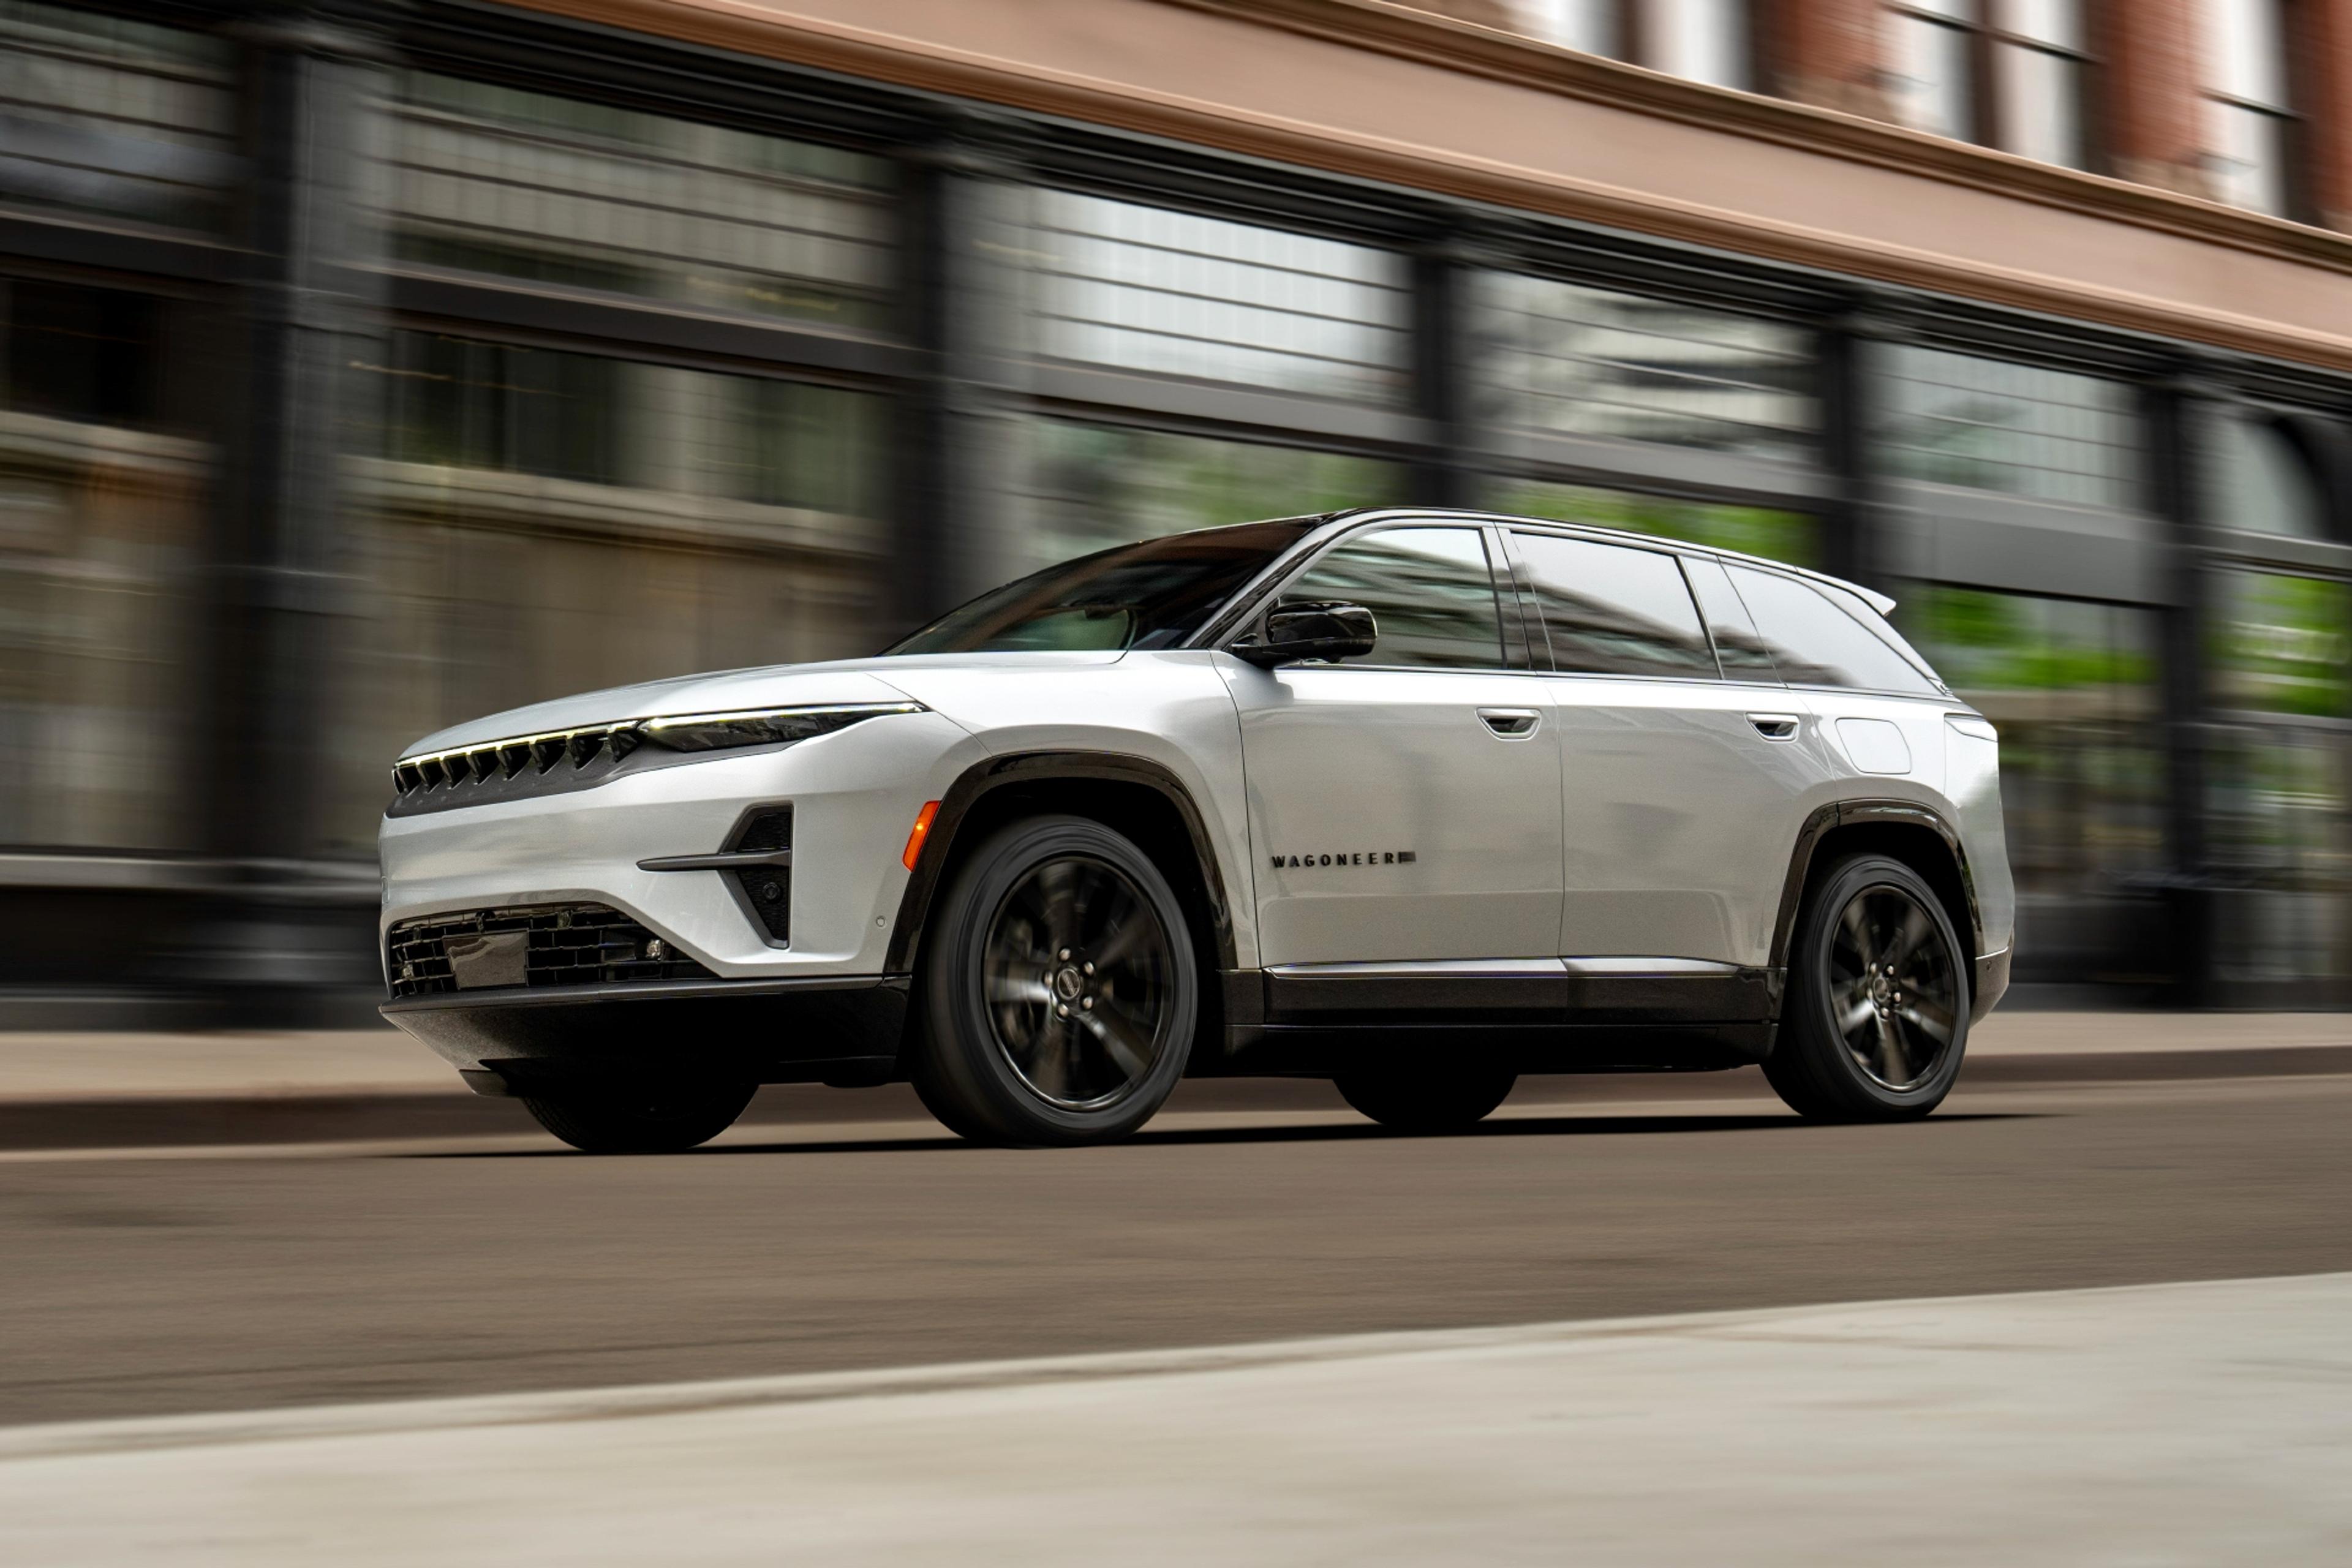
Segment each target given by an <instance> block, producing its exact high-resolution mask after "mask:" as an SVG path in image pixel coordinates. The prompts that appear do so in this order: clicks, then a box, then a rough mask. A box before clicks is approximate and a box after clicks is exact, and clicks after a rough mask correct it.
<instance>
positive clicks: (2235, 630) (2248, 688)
mask: <svg viewBox="0 0 2352 1568" xmlns="http://www.w3.org/2000/svg"><path fill="white" fill-rule="evenodd" d="M2213 583H2214V595H2213V598H2214V603H2213V618H2212V631H2211V633H2210V637H2209V639H2208V640H2209V657H2210V659H2211V662H2212V667H2213V695H2214V700H2215V701H2216V702H2217V703H2218V704H2220V705H2221V707H2224V708H2240V709H2251V710H2256V711H2260V712H2265V713H2298V714H2305V715H2309V716H2313V717H2319V718H2331V719H2345V718H2352V700H2347V698H2352V584H2343V583H2330V582H2326V581H2323V580H2322V579H2319V578H2316V577H2288V576H2283V575H2277V574H2271V573H2263V572H2222V573H2218V574H2215V576H2214V579H2213Z"/></svg>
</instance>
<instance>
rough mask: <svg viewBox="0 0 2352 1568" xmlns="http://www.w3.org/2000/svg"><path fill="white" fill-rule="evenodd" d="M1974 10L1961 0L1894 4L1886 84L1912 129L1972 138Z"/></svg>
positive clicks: (1974, 118) (1973, 108)
mask: <svg viewBox="0 0 2352 1568" xmlns="http://www.w3.org/2000/svg"><path fill="white" fill-rule="evenodd" d="M1975 11H1976V8H1975V6H1974V5H1973V4H1964V3H1962V0H1935V3H1929V4H1912V5H1898V6H1897V7H1895V16H1894V17H1893V18H1892V20H1893V23H1894V29H1895V68H1894V70H1893V72H1892V73H1891V76H1890V79H1889V84H1888V88H1889V92H1890V94H1891V96H1892V97H1893V98H1894V100H1895V112H1896V113H1897V114H1898V115H1899V116H1900V117H1901V118H1902V121H1903V122H1904V123H1905V124H1906V125H1908V126H1910V127H1911V128H1912V129H1913V130H1915V131H1925V132H1928V133H1929V134H1931V135H1936V136H1949V137H1951V138H1953V139H1954V140H1955V141H1959V142H1970V141H1974V140H1975V139H1976V103H1975V99H1976V74H1975V72H1974V71H1973V70H1971V69H1970V68H1969V54H1970V51H1971V49H1972V47H1973V45H1974V41H1975V40H1974V38H1973V37H1972V35H1971V30H1970V25H1971V24H1972V23H1973V22H1974V21H1975V19H1976V17H1975Z"/></svg>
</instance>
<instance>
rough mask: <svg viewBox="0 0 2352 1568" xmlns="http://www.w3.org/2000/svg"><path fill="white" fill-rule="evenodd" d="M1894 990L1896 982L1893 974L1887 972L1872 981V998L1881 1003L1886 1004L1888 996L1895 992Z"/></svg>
mask: <svg viewBox="0 0 2352 1568" xmlns="http://www.w3.org/2000/svg"><path fill="white" fill-rule="evenodd" d="M1894 990H1895V984H1894V980H1893V978H1892V977H1891V976H1888V975H1885V974H1881V975H1878V976H1876V977H1874V979H1872V981H1871V983H1870V999H1871V1000H1872V1001H1874V1002H1875V1003H1877V1004H1878V1005H1881V1006H1885V1005H1886V999H1887V997H1888V996H1889V995H1890V994H1893V992H1894Z"/></svg>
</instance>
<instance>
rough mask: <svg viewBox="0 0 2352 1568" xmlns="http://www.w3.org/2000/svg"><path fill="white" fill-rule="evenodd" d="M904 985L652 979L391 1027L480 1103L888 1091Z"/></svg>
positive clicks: (844, 980) (443, 997) (476, 1007)
mask: <svg viewBox="0 0 2352 1568" xmlns="http://www.w3.org/2000/svg"><path fill="white" fill-rule="evenodd" d="M907 996H908V979H907V977H906V976H905V975H876V974H866V975H830V976H818V977H802V978H795V979H782V980H736V981H716V982H710V981H704V982H693V983H679V982H667V981H664V982H655V983H651V984H621V985H580V986H565V987H561V988H557V987H548V988H544V989H528V990H524V989H510V990H505V991H491V992H477V993H473V994H463V993H445V994H439V995H434V996H420V997H415V998H412V999H410V1000H406V1001H400V1002H387V1003H385V1004H384V1005H383V1007H382V1008H380V1009H379V1011H381V1012H382V1013H383V1016H384V1017H385V1018H387V1019H389V1020H390V1021H391V1022H392V1023H394V1024H396V1025H398V1026H400V1027H401V1028H402V1029H404V1030H405V1031H407V1032H408V1033H409V1034H411V1035H414V1036H415V1037H417V1038H418V1039H419V1040H422V1041H423V1042H424V1043H425V1045H427V1046H429V1047H432V1049H433V1050H434V1052H435V1053H436V1055H438V1056H439V1057H440V1058H442V1059H443V1060H444V1061H446V1062H447V1063H448V1064H449V1065H450V1066H452V1067H454V1068H457V1070H458V1071H459V1072H460V1073H461V1074H463V1075H464V1077H465V1079H466V1081H467V1083H468V1084H469V1085H471V1086H472V1087H473V1088H474V1089H475V1090H476V1091H477V1092H478V1093H486V1094H513V1093H529V1092H530V1090H531V1089H532V1088H533V1086H534V1085H538V1084H542V1083H546V1082H549V1081H551V1080H557V1079H563V1080H570V1081H574V1082H576V1081H578V1080H580V1079H585V1078H595V1077H614V1078H619V1077H623V1076H626V1077H628V1078H630V1079H635V1080H642V1079H646V1077H648V1076H650V1077H652V1078H654V1079H656V1080H658V1079H665V1078H677V1079H687V1078H735V1079H751V1081H753V1082H757V1083H814V1082H842V1083H878V1082H881V1081H884V1080H885V1079H888V1078H889V1077H890V1076H891V1075H892V1073H893V1072H894V1071H895V1070H896V1068H897V1063H898V1044H899V1039H900V1037H901V1036H902V1035H903V1034H904V1032H905V1029H906V1022H907Z"/></svg>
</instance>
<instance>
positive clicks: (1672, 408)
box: [1478, 272, 1819, 459]
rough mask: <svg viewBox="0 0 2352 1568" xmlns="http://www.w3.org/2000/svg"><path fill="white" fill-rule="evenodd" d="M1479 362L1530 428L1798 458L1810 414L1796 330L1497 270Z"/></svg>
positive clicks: (1506, 404) (1502, 400) (1805, 359)
mask: <svg viewBox="0 0 2352 1568" xmlns="http://www.w3.org/2000/svg"><path fill="white" fill-rule="evenodd" d="M1481 299H1482V300H1483V305H1482V310H1481V318H1480V323H1479V327H1478V338H1479V342H1481V343H1482V344H1483V345H1484V351H1483V353H1481V354H1480V356H1479V358H1480V361H1481V363H1482V366H1483V369H1484V374H1486V375H1487V376H1488V377H1489V378H1490V385H1491V388H1492V396H1493V397H1494V399H1495V401H1496V404H1497V405H1498V416H1499V417H1500V418H1501V419H1502V420H1503V421H1504V422H1505V423H1507V424H1510V425H1515V426H1520V427H1521V428H1525V429H1531V430H1547V431H1553V432H1557V433H1558V434H1560V435H1563V436H1587V437H1602V438H1606V439H1613V440H1621V441H1652V442H1657V443H1660V444H1662V445H1666V446H1675V447H1700V448H1703V449H1705V450H1707V451H1715V452H1739V453H1745V454H1748V455H1751V456H1755V457H1764V458H1792V459H1804V458H1809V457H1810V456H1811V452H1812V432H1813V430H1814V428H1815V426H1816V422H1817V420H1818V418H1819V415H1818V413H1817V411H1816V408H1815V406H1814V402H1813V397H1812V390H1811V384H1812V370H1811V352H1810V350H1809V348H1808V346H1807V343H1806V338H1805V333H1804V331H1803V330H1802V329H1801V328H1798V327H1793V326H1790V325H1787V324H1785V323H1780V322H1774V321H1757V320H1753V319H1751V318H1749V317H1746V316H1734V315H1729V314H1727V313H1726V312H1723V311H1720V310H1703V309H1700V308H1698V307H1696V306H1691V305H1681V304H1675V303H1673V302H1671V301H1668V300H1647V299H1643V298H1641V297H1640V296H1638V295H1633V294H1619V293H1613V292H1612V291H1610V290H1608V289H1591V288H1587V287H1585V286H1583V285H1581V284H1576V283H1563V282H1559V281H1558V280H1557V279H1549V278H1534V277H1528V276H1526V275H1524V274H1520V273H1508V272H1497V273H1489V274H1486V276H1485V278H1484V279H1482V282H1481Z"/></svg>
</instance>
